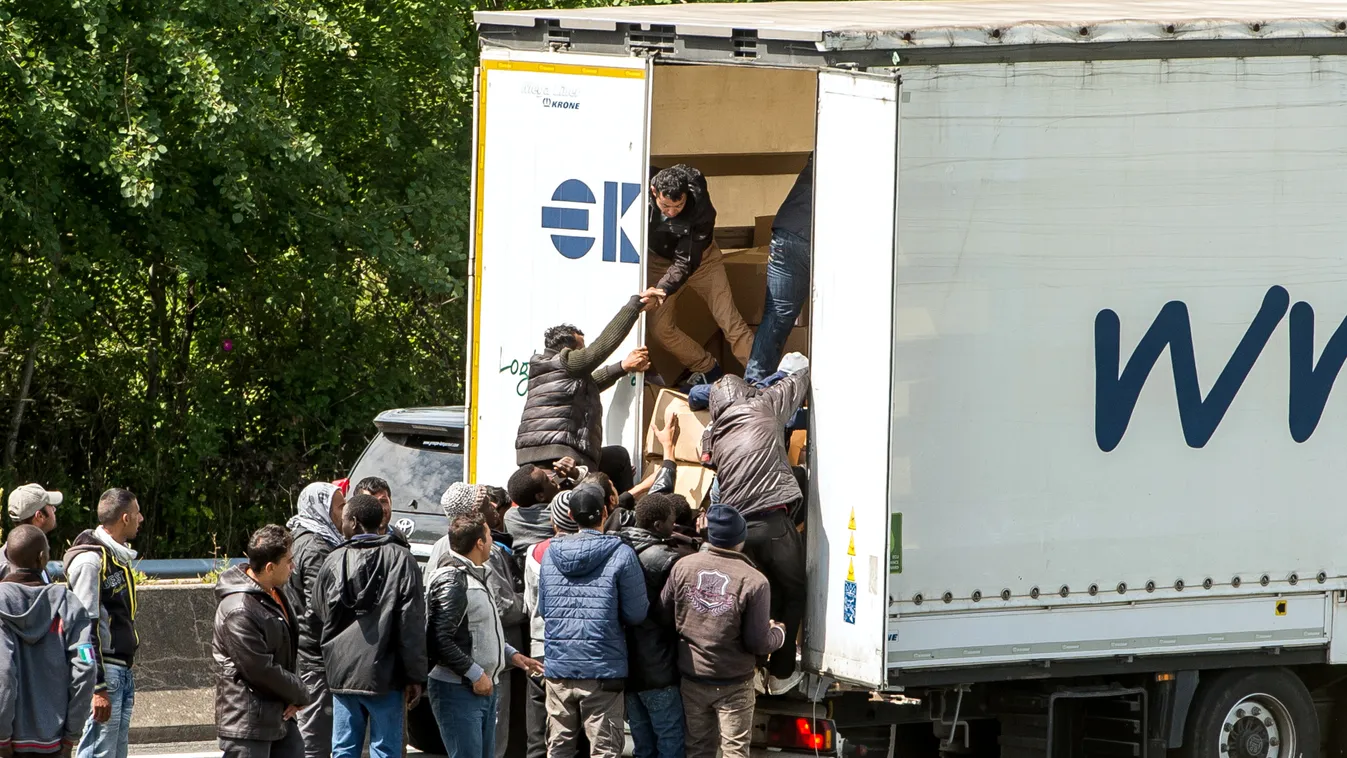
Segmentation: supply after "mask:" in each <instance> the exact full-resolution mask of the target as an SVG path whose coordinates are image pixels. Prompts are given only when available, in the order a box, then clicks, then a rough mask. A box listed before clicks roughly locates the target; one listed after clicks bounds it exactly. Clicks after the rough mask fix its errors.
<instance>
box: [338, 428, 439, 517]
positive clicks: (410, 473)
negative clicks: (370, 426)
mask: <svg viewBox="0 0 1347 758" xmlns="http://www.w3.org/2000/svg"><path fill="white" fill-rule="evenodd" d="M462 450H463V443H462V441H460V440H458V439H445V438H439V437H418V436H412V435H384V434H382V433H380V434H379V435H378V436H377V437H375V438H374V440H373V441H372V442H370V444H369V447H367V448H365V453H364V455H362V456H360V461H359V462H358V463H356V465H355V469H354V470H353V471H352V472H351V484H352V485H354V484H355V483H356V482H359V481H360V480H361V479H364V478H365V477H367V476H378V477H382V478H384V479H386V480H387V481H388V486H389V487H390V488H391V489H392V490H393V510H397V511H403V510H408V509H410V508H411V507H412V506H411V502H412V501H413V500H415V501H417V503H418V504H419V505H420V506H421V507H422V508H425V507H426V506H428V505H429V506H434V505H438V504H439V502H440V496H441V495H443V494H444V491H445V490H446V489H449V485H451V484H453V483H454V482H461V481H463V452H462Z"/></svg>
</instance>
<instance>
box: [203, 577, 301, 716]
mask: <svg viewBox="0 0 1347 758" xmlns="http://www.w3.org/2000/svg"><path fill="white" fill-rule="evenodd" d="M277 594H278V595H279V596H280V602H279V603H278V602H277V601H276V599H275V598H273V597H272V596H271V595H270V594H268V593H267V591H266V590H264V589H262V586H261V585H259V584H258V583H257V582H255V581H253V579H252V577H250V576H248V574H247V572H246V570H245V569H244V567H243V566H234V567H233V568H231V569H229V570H228V571H226V572H224V573H223V574H221V575H220V579H219V581H218V582H217V583H216V585H215V596H216V597H217V598H219V600H220V604H219V605H218V606H216V608H215V636H214V641H213V643H212V645H211V648H212V652H213V657H214V658H215V665H216V673H215V724H216V731H217V732H218V733H219V735H220V736H221V737H227V738H230V739H236V740H265V741H274V740H279V739H281V738H283V737H284V736H285V721H284V719H283V718H282V717H283V716H284V715H285V709H286V706H289V705H308V704H309V703H311V702H312V701H313V697H312V695H311V694H310V693H309V690H308V688H307V687H305V686H304V682H303V681H301V680H300V678H299V675H298V674H296V673H295V663H296V660H297V658H298V644H299V636H298V633H297V631H296V628H295V618H294V612H293V611H291V609H290V605H289V603H288V602H287V601H286V600H285V595H284V594H281V593H277Z"/></svg>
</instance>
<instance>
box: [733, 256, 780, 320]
mask: <svg viewBox="0 0 1347 758" xmlns="http://www.w3.org/2000/svg"><path fill="white" fill-rule="evenodd" d="M768 255H769V253H768V251H767V248H765V247H751V248H748V249H747V250H736V251H734V252H730V253H726V254H725V278H727V279H729V281H730V290H731V291H732V292H733V293H734V305H735V307H737V308H738V309H739V315H741V316H743V317H744V321H746V322H748V323H749V324H750V325H752V326H757V325H758V324H761V323H762V306H763V304H764V303H765V302H766V301H767V257H768Z"/></svg>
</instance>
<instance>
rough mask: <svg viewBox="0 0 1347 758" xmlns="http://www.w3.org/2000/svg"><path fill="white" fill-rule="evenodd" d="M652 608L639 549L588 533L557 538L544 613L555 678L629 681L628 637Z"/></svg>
mask: <svg viewBox="0 0 1347 758" xmlns="http://www.w3.org/2000/svg"><path fill="white" fill-rule="evenodd" d="M649 609H650V601H649V598H648V597H647V596H646V590H645V574H644V573H642V571H641V562H640V560H639V559H637V557H636V551H634V550H632V549H631V546H630V545H628V544H627V543H625V542H623V541H622V539H621V538H620V537H617V536H615V535H610V534H600V533H598V532H595V531H590V530H584V531H582V532H580V533H579V534H575V535H566V536H561V537H556V538H554V539H553V540H552V542H551V545H550V546H549V547H548V549H547V552H546V554H544V556H543V563H542V571H541V573H540V575H539V584H538V612H539V615H541V616H542V618H543V623H544V624H545V628H546V638H547V643H546V646H545V653H546V655H545V656H544V660H543V663H544V665H545V666H546V669H547V671H546V675H547V677H548V678H549V679H623V678H626V676H627V635H626V631H625V629H624V628H623V627H624V625H625V626H635V625H636V624H639V623H641V622H642V621H644V620H645V617H646V613H647V612H648V611H649Z"/></svg>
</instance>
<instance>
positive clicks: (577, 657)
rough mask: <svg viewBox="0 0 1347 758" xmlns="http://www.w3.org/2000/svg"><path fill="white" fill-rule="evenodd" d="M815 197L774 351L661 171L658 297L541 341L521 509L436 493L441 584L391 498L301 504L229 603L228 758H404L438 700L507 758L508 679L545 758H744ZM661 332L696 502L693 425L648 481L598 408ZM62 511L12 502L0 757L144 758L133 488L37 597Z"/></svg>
mask: <svg viewBox="0 0 1347 758" xmlns="http://www.w3.org/2000/svg"><path fill="white" fill-rule="evenodd" d="M810 176H811V170H810V169H809V168H806V169H805V171H804V172H803V173H802V174H801V176H800V179H799V180H798V181H797V182H796V186H795V188H794V189H792V192H791V196H790V197H788V198H787V201H786V203H785V204H784V205H783V206H782V213H780V214H778V220H777V228H776V229H774V236H773V242H772V257H771V262H770V264H769V279H768V297H767V301H768V307H767V312H766V314H765V315H764V321H763V325H762V326H761V327H760V328H759V330H758V334H757V336H756V339H755V337H754V334H753V332H752V331H751V330H750V329H749V328H748V327H747V326H746V325H745V324H744V321H743V318H742V316H740V314H739V313H738V312H737V311H736V310H735V309H734V305H733V298H732V297H731V296H730V294H729V285H728V282H727V280H726V278H725V273H724V267H723V263H721V258H720V251H719V248H718V247H717V246H716V245H715V242H714V239H713V237H712V233H713V231H714V225H715V208H714V206H713V205H712V204H711V200H710V197H709V192H708V189H707V184H706V181H705V179H704V178H703V177H702V176H701V175H700V174H699V173H698V172H696V171H695V170H694V169H690V168H688V167H686V166H675V167H672V168H669V169H665V170H663V171H659V172H657V173H655V174H654V176H653V177H652V181H651V192H652V196H653V202H652V203H651V218H650V224H651V229H650V239H651V252H652V253H654V254H655V255H654V256H653V257H652V259H651V261H650V269H651V271H652V278H654V279H655V283H654V284H653V285H652V286H651V287H650V288H648V289H646V290H645V291H643V292H641V293H640V294H637V295H634V296H633V297H632V298H631V299H630V301H629V302H628V303H627V305H626V306H624V307H623V308H622V309H621V311H619V313H618V315H617V316H616V317H615V318H614V319H613V320H612V322H611V323H609V324H608V326H607V327H605V328H604V330H603V331H602V332H601V333H600V335H599V336H598V338H597V339H596V340H595V341H594V343H593V344H592V345H588V346H587V345H586V344H585V338H584V335H583V333H581V331H580V330H579V329H577V328H575V327H574V326H570V325H561V326H557V327H553V328H551V329H548V330H547V331H546V333H545V334H544V347H543V350H542V351H541V352H540V353H539V354H537V355H535V356H534V357H533V359H532V361H531V362H530V366H529V390H528V394H527V397H526V400H525V408H524V411H523V414H522V417H521V421H520V425H519V430H518V434H517V438H516V453H517V463H518V465H519V469H518V470H517V471H516V472H515V473H514V474H513V475H512V476H511V477H510V478H509V480H508V482H507V487H506V488H504V489H502V488H499V487H492V486H485V485H482V484H469V483H456V484H454V485H452V486H451V487H449V488H448V490H447V491H445V492H444V494H443V497H442V499H441V506H442V508H443V510H444V513H445V516H446V518H447V520H448V524H449V526H448V531H447V534H446V535H445V536H444V537H443V538H442V539H441V540H440V542H439V543H437V544H436V545H435V546H434V549H433V550H432V552H431V555H430V558H429V560H428V561H427V564H426V565H425V567H424V568H422V567H421V566H420V565H419V564H418V563H417V560H416V558H415V557H414V556H413V554H412V552H411V550H410V547H409V545H408V543H407V541H406V539H405V537H404V536H403V535H402V534H401V533H400V532H398V530H397V529H396V528H390V526H389V520H390V515H391V503H392V492H391V490H390V487H389V485H388V483H387V482H385V481H384V480H382V479H378V478H369V479H366V480H363V481H360V482H357V483H356V484H355V485H354V486H350V485H349V483H347V482H341V483H338V484H329V483H323V482H319V483H314V484H310V485H309V486H307V487H305V488H304V489H303V491H302V492H301V493H300V496H299V499H298V504H297V509H296V514H295V516H294V517H293V518H291V519H290V520H289V522H288V523H287V525H286V526H279V525H268V526H265V527H263V528H261V529H259V530H257V531H256V532H254V533H253V534H252V535H251V537H250V538H249V540H248V543H247V549H246V556H247V561H246V563H244V564H241V565H237V566H234V567H232V568H229V569H228V570H226V571H224V572H223V573H222V574H221V576H220V577H219V579H218V581H217V584H216V587H215V593H216V596H217V598H218V602H219V604H218V607H217V611H216V616H215V626H214V638H213V646H212V653H213V659H214V662H215V665H216V674H217V688H216V702H215V710H216V713H215V716H216V725H217V732H218V737H219V745H220V748H221V750H222V751H223V753H224V755H225V756H227V757H230V756H232V757H234V758H300V756H304V758H359V756H361V754H362V752H363V751H364V750H365V749H366V748H368V751H369V753H370V755H371V756H372V758H400V756H401V755H402V753H403V750H404V745H403V738H404V734H405V719H406V714H407V711H408V709H409V708H412V707H415V705H416V704H417V703H418V702H419V701H420V699H421V698H422V697H428V698H429V700H430V703H431V706H432V710H433V712H434V715H435V719H436V721H437V724H438V726H439V729H440V733H441V736H442V739H443V741H444V745H445V749H446V752H447V753H448V755H449V756H451V757H452V758H500V757H501V756H502V755H503V754H504V751H505V746H506V742H507V740H508V737H509V734H510V724H509V714H510V708H509V703H510V700H511V696H512V693H511V686H510V682H511V677H510V676H509V671H510V669H512V668H517V669H522V670H524V671H525V672H527V674H528V681H529V687H528V690H529V691H528V693H527V707H526V724H525V733H526V734H527V742H528V744H527V753H528V756H529V758H544V756H546V757H547V758H578V757H579V756H583V755H586V754H587V755H589V756H593V757H594V758H616V756H619V755H621V753H622V751H623V747H624V742H625V729H624V727H625V726H629V727H630V733H631V737H632V741H633V744H634V746H635V755H636V756H637V758H682V756H684V755H688V756H694V757H697V758H701V757H704V758H712V757H713V756H715V754H716V753H717V752H720V753H722V754H723V755H724V756H725V758H747V756H748V752H749V742H750V732H751V725H752V715H753V709H754V702H755V699H756V696H757V693H758V692H759V691H761V692H767V693H771V694H783V693H786V692H789V691H791V690H792V689H794V688H795V687H796V686H797V684H798V682H799V678H800V673H799V671H798V670H797V666H796V657H797V650H796V641H797V637H798V634H799V629H800V623H801V621H802V618H803V613H804V608H803V602H804V597H805V587H804V585H805V580H804V548H803V541H802V538H801V535H800V532H799V529H798V523H799V521H800V506H801V504H802V503H803V499H804V495H803V491H802V489H801V485H800V482H801V472H799V471H798V470H795V469H793V468H792V467H791V465H790V462H789V458H788V456H787V447H786V433H787V429H788V427H790V426H791V425H793V424H794V423H795V422H794V421H793V420H792V417H793V416H794V415H795V414H796V413H797V411H798V410H799V409H800V407H801V405H802V404H803V402H804V400H805V396H806V393H807V391H808V383H809V368H808V361H807V360H806V359H804V357H803V356H800V355H798V354H791V355H789V356H785V358H784V359H783V358H782V355H781V353H782V350H783V345H784V342H785V336H786V334H787V333H788V332H789V329H790V326H791V324H793V322H794V320H795V318H796V316H797V315H798V313H799V310H800V305H801V303H802V301H803V297H804V293H805V292H807V283H808V260H809V250H808V231H809V229H808V216H809V212H808V211H809V206H808V203H809V200H810V198H809V194H810V186H809V180H810ZM802 203H803V205H802ZM801 219H803V221H801ZM802 267H803V268H802ZM773 271H775V275H774V274H773V273H772V272H773ZM801 276H802V277H803V278H802V279H801ZM684 285H689V286H690V288H691V289H692V290H693V291H694V292H697V293H698V294H699V295H700V296H701V297H703V298H704V299H705V300H706V301H707V304H708V305H709V306H710V307H711V310H712V313H713V314H714V315H715V317H716V319H717V321H718V322H719V323H720V324H721V326H722V328H723V329H724V330H725V333H726V335H727V337H728V338H729V341H730V344H731V345H732V350H733V351H734V353H735V354H736V356H740V357H741V359H742V360H744V361H745V363H746V364H747V365H748V366H749V370H748V372H747V376H746V377H738V376H725V375H724V374H723V371H722V370H721V369H720V367H719V366H718V365H717V364H716V362H715V360H714V357H712V356H710V355H709V354H707V353H706V352H705V351H704V350H703V349H702V348H701V347H700V346H697V345H695V344H694V343H692V341H691V340H689V339H687V337H686V336H685V335H682V334H681V332H678V331H677V328H676V326H675V325H674V324H675V305H676V303H677V301H678V299H679V296H680V295H681V293H682V292H683V291H684ZM643 311H649V312H653V316H652V322H653V324H654V327H653V329H652V334H653V336H654V338H655V339H657V340H660V341H662V342H663V343H664V344H665V346H666V347H667V348H668V349H669V350H670V352H672V353H673V354H674V355H675V356H677V357H679V358H680V359H681V360H682V361H683V362H684V365H685V367H686V368H687V372H686V373H685V376H684V377H680V379H682V380H684V381H683V383H684V384H685V385H687V387H688V388H689V389H691V390H692V396H693V398H694V400H696V401H697V402H700V403H704V404H705V407H707V408H708V409H709V411H710V417H711V423H710V425H709V426H708V427H707V430H706V432H705V434H704V435H703V438H702V440H701V450H702V458H703V463H704V465H706V466H708V467H710V468H712V469H714V470H715V472H716V486H715V487H714V488H713V489H712V493H711V496H710V498H709V502H708V503H705V504H703V503H689V502H688V501H687V500H686V498H684V497H682V496H680V495H677V494H674V492H673V490H674V481H675V476H674V474H675V464H674V462H673V460H672V454H673V451H674V449H675V444H676V442H677V435H678V433H679V429H678V425H677V423H676V418H677V417H676V416H670V417H669V419H667V420H665V422H664V424H663V425H662V426H661V427H659V428H658V431H657V434H658V435H659V437H660V441H661V444H662V445H663V448H664V450H665V458H666V460H665V461H664V462H663V464H662V465H661V466H660V467H659V468H658V469H656V470H655V471H654V472H653V473H651V474H650V475H649V476H647V477H645V478H644V479H643V480H641V481H639V482H637V481H636V471H635V470H634V468H633V464H632V460H631V456H630V454H629V453H628V451H626V450H623V449H622V448H616V447H604V446H603V445H602V429H601V426H602V424H601V420H602V416H603V408H602V404H601V401H600V393H601V392H602V391H603V390H604V389H605V388H607V387H608V386H611V385H612V384H613V383H614V382H616V381H617V380H618V379H620V378H621V377H623V376H625V375H627V374H628V373H631V372H636V371H643V370H645V369H646V368H648V367H649V359H648V355H647V353H646V352H645V350H644V349H639V350H636V351H633V352H632V353H631V354H630V355H629V356H627V358H626V359H624V360H622V361H620V362H616V363H612V364H609V363H607V362H608V361H609V359H610V356H611V355H612V353H613V352H614V351H615V350H616V348H617V346H618V345H620V344H621V343H622V342H623V341H624V340H625V339H626V337H627V335H628V333H629V332H630V330H631V329H632V327H633V326H634V325H635V322H636V319H637V318H638V317H639V315H640V313H641V312H643ZM769 367H770V370H768V368H769ZM61 502H62V495H61V493H59V492H54V491H49V490H46V489H45V488H44V487H42V486H40V485H36V484H30V485H25V486H23V487H19V488H17V489H16V490H15V491H14V492H13V493H11V495H10V498H9V515H10V519H11V522H12V526H11V529H10V531H9V533H8V537H7V539H6V540H5V544H4V549H3V551H0V632H3V635H4V641H5V642H6V644H4V645H0V758H10V757H11V756H13V755H21V756H22V755H28V754H33V755H53V754H56V753H61V754H62V755H63V756H68V755H70V754H71V753H72V752H78V754H79V756H80V758H125V756H126V754H127V738H128V730H129V725H130V723H131V715H132V709H133V706H134V700H135V696H134V693H135V684H134V675H133V673H132V672H133V670H134V669H133V667H134V660H135V655H136V648H137V646H138V644H139V640H138V637H137V635H136V629H135V624H136V579H135V572H134V570H133V561H134V560H135V558H136V553H135V552H134V551H133V550H132V549H131V548H130V547H129V543H130V541H131V540H132V539H133V538H134V537H135V536H136V532H137V530H138V528H139V526H140V523H141V516H140V510H139V505H138V503H137V501H136V498H135V496H134V495H133V494H131V493H130V492H129V491H127V490H125V489H118V488H114V489H110V490H108V491H107V492H105V493H104V494H103V495H102V497H101V498H100V499H99V502H98V509H97V513H98V520H99V526H97V527H96V528H94V529H91V530H88V531H85V532H83V533H81V534H80V535H79V537H77V538H76V539H75V541H74V544H73V545H72V546H71V548H70V549H69V550H68V551H67V552H66V553H65V555H64V572H65V576H66V580H67V582H66V584H64V585H62V584H58V583H53V582H51V580H50V577H49V576H48V575H47V572H46V566H47V563H48V561H49V558H50V547H49V545H48V542H47V537H46V535H47V534H48V533H50V532H51V530H52V529H53V528H54V527H55V525H56V510H55V509H56V507H57V506H59V505H60V504H61ZM694 513H699V515H696V516H694ZM687 735H696V736H697V738H696V739H688V737H687Z"/></svg>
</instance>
